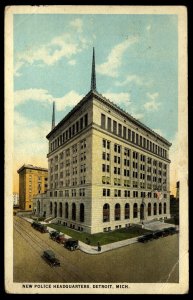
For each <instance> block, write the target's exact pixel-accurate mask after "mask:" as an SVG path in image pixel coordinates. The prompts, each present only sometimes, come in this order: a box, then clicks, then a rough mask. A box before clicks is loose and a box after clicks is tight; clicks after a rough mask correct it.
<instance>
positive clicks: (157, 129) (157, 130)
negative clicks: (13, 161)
mask: <svg viewBox="0 0 193 300" xmlns="http://www.w3.org/2000/svg"><path fill="white" fill-rule="evenodd" d="M152 130H153V131H155V132H156V133H157V134H159V135H161V136H163V137H164V133H163V131H162V130H161V129H159V128H156V129H152Z"/></svg>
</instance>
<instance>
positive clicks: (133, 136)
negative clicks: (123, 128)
mask: <svg viewBox="0 0 193 300" xmlns="http://www.w3.org/2000/svg"><path fill="white" fill-rule="evenodd" d="M132 142H133V143H135V132H134V131H132Z"/></svg>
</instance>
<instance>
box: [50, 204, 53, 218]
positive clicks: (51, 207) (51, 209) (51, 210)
mask: <svg viewBox="0 0 193 300" xmlns="http://www.w3.org/2000/svg"><path fill="white" fill-rule="evenodd" d="M52 212H53V206H52V202H50V215H52Z"/></svg>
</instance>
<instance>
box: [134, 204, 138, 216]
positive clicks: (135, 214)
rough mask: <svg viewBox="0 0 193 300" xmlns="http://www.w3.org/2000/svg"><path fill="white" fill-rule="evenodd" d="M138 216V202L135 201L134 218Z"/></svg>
mask: <svg viewBox="0 0 193 300" xmlns="http://www.w3.org/2000/svg"><path fill="white" fill-rule="evenodd" d="M137 217H138V211H137V203H134V205H133V218H134V219H135V218H137Z"/></svg>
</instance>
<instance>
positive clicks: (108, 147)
mask: <svg viewBox="0 0 193 300" xmlns="http://www.w3.org/2000/svg"><path fill="white" fill-rule="evenodd" d="M107 149H110V142H109V141H107Z"/></svg>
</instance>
